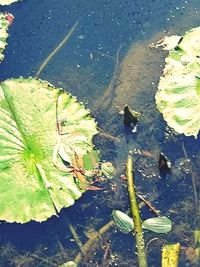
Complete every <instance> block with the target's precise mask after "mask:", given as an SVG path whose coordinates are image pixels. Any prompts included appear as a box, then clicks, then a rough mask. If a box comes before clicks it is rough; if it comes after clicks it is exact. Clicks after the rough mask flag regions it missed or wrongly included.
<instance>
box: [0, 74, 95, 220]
mask: <svg viewBox="0 0 200 267" xmlns="http://www.w3.org/2000/svg"><path fill="white" fill-rule="evenodd" d="M96 133H97V128H96V123H95V121H94V120H93V119H92V118H91V116H90V112H89V111H88V110H87V109H85V107H84V105H83V104H81V103H78V102H77V100H76V98H74V97H72V96H71V94H69V93H67V92H65V91H63V90H61V89H58V88H55V87H54V86H53V85H51V84H49V83H48V82H46V81H41V80H37V79H33V78H28V79H23V78H18V79H10V80H6V81H4V82H2V83H1V84H0V220H6V221H8V222H21V223H25V222H28V221H30V220H35V221H44V220H46V219H47V218H49V217H51V216H52V215H57V214H58V213H59V212H60V210H61V209H62V208H63V207H68V206H71V205H73V204H74V202H75V200H76V199H78V198H80V197H81V195H82V193H83V192H85V191H86V190H87V187H86V186H85V187H83V186H81V184H80V183H79V181H78V179H77V177H78V176H77V173H79V172H78V170H77V169H78V168H80V169H81V170H84V168H85V162H84V159H85V158H86V161H87V162H86V165H87V166H86V167H87V170H88V168H89V167H88V166H90V168H92V166H93V164H92V162H93V161H92V160H93V159H91V162H89V161H90V157H89V156H87V155H90V154H91V153H92V152H93V149H94V147H93V144H92V138H93V136H94V135H95V134H96ZM60 147H62V149H61V150H63V151H64V152H63V153H64V155H65V157H67V163H68V164H69V166H71V167H69V169H70V168H71V169H70V170H71V171H69V172H67V171H63V170H62V168H63V169H64V170H65V169H67V167H66V164H65V165H64V163H63V160H62V158H61V157H60V156H59V153H60V152H59V150H60ZM56 150H58V151H57V152H58V153H56ZM56 154H58V155H57V156H56ZM75 156H76V159H77V160H76V162H75V161H74V158H75ZM55 157H57V161H58V164H59V165H60V166H61V167H62V168H61V169H60V168H58V167H57V165H55V162H54V160H55ZM95 159H96V160H97V158H95ZM65 163H66V162H65ZM75 163H76V164H75ZM79 164H80V166H79ZM73 165H76V166H75V167H76V172H74V173H75V174H76V175H74V173H73ZM95 165H96V161H95ZM94 167H96V166H94ZM88 172H89V173H90V174H91V173H92V169H91V171H88ZM85 176H86V174H85V175H84V174H82V177H83V178H85V179H86V181H88V179H92V178H91V177H85Z"/></svg>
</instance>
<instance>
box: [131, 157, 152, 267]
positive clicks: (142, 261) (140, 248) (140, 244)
mask: <svg viewBox="0 0 200 267" xmlns="http://www.w3.org/2000/svg"><path fill="white" fill-rule="evenodd" d="M127 179H128V193H129V199H130V206H131V213H132V215H133V221H134V225H135V230H134V231H135V238H136V246H137V256H138V263H139V267H147V258H146V251H145V245H144V237H143V231H142V223H141V218H140V211H139V207H138V203H137V200H136V194H135V188H134V187H135V184H134V177H133V160H132V157H131V156H130V155H129V156H128V160H127Z"/></svg>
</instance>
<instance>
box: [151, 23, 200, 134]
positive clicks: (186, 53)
mask: <svg viewBox="0 0 200 267" xmlns="http://www.w3.org/2000/svg"><path fill="white" fill-rule="evenodd" d="M175 40H176V41H177V43H176V42H175V43H174V36H173V37H172V39H170V37H168V39H167V41H164V42H163V43H162V44H163V45H164V48H165V49H168V47H169V49H170V52H169V56H168V57H167V58H166V60H165V61H166V65H165V68H164V71H163V75H162V76H161V77H160V82H159V85H158V92H157V93H156V96H155V99H156V104H157V108H158V109H159V111H160V112H161V113H162V114H163V117H164V119H165V120H166V122H167V124H168V125H169V126H170V127H172V128H173V129H174V130H175V131H176V132H177V133H180V134H185V135H186V136H191V135H193V136H194V137H195V138H197V135H198V132H199V129H200V118H199V113H200V67H199V66H200V27H197V28H193V29H192V30H190V31H188V32H186V33H185V35H184V36H183V37H179V38H176V39H175ZM171 42H172V44H173V46H174V47H173V46H171ZM171 47H173V49H171Z"/></svg>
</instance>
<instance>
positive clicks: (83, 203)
mask: <svg viewBox="0 0 200 267" xmlns="http://www.w3.org/2000/svg"><path fill="white" fill-rule="evenodd" d="M0 11H9V12H11V13H12V14H13V15H14V16H15V20H14V23H13V25H12V27H10V29H9V34H10V37H9V39H8V46H7V48H6V51H5V60H4V61H3V62H2V63H1V65H0V80H1V81H2V80H5V79H7V78H11V77H18V76H23V77H28V76H34V75H35V74H36V72H37V70H38V68H39V66H40V64H41V62H42V61H43V60H44V59H45V58H46V57H47V56H48V54H49V53H50V52H51V51H52V50H53V49H54V48H55V47H56V46H57V44H58V43H59V42H60V41H61V40H62V39H63V37H64V36H65V35H66V34H67V32H68V31H69V30H70V28H71V27H72V26H73V24H74V23H75V22H76V21H78V22H79V24H78V27H77V29H76V31H75V32H74V34H73V36H72V37H71V38H70V40H69V41H68V42H67V44H66V45H65V47H64V48H63V49H61V50H60V51H59V53H58V54H57V55H56V56H55V57H54V58H53V60H52V61H51V62H50V63H49V64H48V66H47V67H46V68H45V69H44V71H43V72H42V73H41V75H40V78H41V79H44V80H48V81H49V82H51V83H52V84H54V85H55V86H59V87H62V88H64V89H66V90H67V91H70V92H71V93H72V94H73V95H75V96H77V98H78V100H80V101H83V102H84V103H85V104H86V106H87V107H88V108H90V109H91V111H92V114H93V116H94V117H95V118H96V120H97V122H98V123H99V126H100V127H101V128H102V129H103V130H104V131H105V132H106V133H109V134H111V135H113V136H115V137H117V138H118V140H117V141H113V140H109V139H105V138H104V137H102V136H99V137H98V136H97V137H96V138H95V140H94V141H95V143H96V146H97V147H98V149H99V150H100V151H101V155H102V160H109V161H112V162H114V163H115V164H116V165H117V166H118V169H119V176H120V174H122V173H124V164H125V162H126V158H127V154H128V151H129V150H133V151H135V150H136V149H140V150H145V151H148V152H149V153H151V154H152V155H153V156H152V157H150V158H149V157H146V156H138V155H136V154H135V175H136V184H137V186H138V191H139V192H141V193H142V194H143V195H145V196H147V198H148V199H150V200H151V201H152V203H153V205H154V206H155V207H156V208H157V209H160V210H161V212H162V214H163V215H166V216H169V217H170V218H171V220H172V221H173V224H174V225H175V226H176V228H177V230H178V231H179V232H181V233H182V234H185V235H186V236H187V237H188V239H191V242H190V241H188V240H186V239H184V238H182V237H179V236H177V235H176V234H174V232H173V233H171V234H168V235H156V234H150V233H145V240H146V242H148V241H150V240H151V239H152V238H158V239H156V240H154V241H152V243H151V244H150V245H149V254H148V260H149V266H156V267H157V266H160V254H161V253H160V250H161V245H162V244H163V243H173V242H177V241H179V242H180V243H181V245H182V246H183V250H182V252H181V257H180V266H183V267H184V266H195V263H194V262H193V261H192V260H191V257H192V256H191V255H189V256H188V254H189V253H188V254H187V255H186V250H185V249H184V248H186V247H192V245H193V244H192V242H193V236H192V235H193V231H194V230H195V229H196V228H197V227H198V225H197V221H196V216H195V205H194V196H193V195H194V194H193V186H192V179H191V178H192V175H193V176H195V179H196V182H197V189H198V190H199V175H200V171H199V166H200V139H199V138H198V139H196V140H195V139H194V138H192V137H184V136H181V135H179V136H175V135H174V134H173V132H171V131H170V129H168V128H167V127H166V124H165V122H164V121H163V119H162V116H161V115H160V114H159V112H158V111H157V109H156V107H155V103H154V95H155V92H156V88H157V84H158V81H159V77H160V75H161V73H162V69H163V66H164V58H165V56H166V54H165V53H163V52H162V51H160V50H158V51H154V50H151V49H150V48H149V44H150V43H152V42H155V41H157V40H159V38H162V37H163V36H165V35H166V34H168V35H170V34H178V35H181V34H183V33H184V32H185V31H186V30H188V29H191V28H193V27H196V26H199V14H200V2H199V1H198V0H193V1H183V0H176V1H168V0H151V1H143V0H141V1H135V0H134V1H129V0H128V1H121V0H107V1H100V0H87V1H80V0H73V1H71V0H68V1H65V0H59V1H56V0H43V1H39V0H32V1H31V0H25V1H22V2H19V3H15V4H12V5H11V6H7V7H6V6H4V7H0ZM118 52H119V53H118ZM117 55H118V58H117ZM116 59H118V65H117V67H118V68H117V72H115V73H113V71H114V69H115V66H116ZM113 77H114V79H113ZM115 78H116V79H115ZM111 80H113V81H114V84H111V85H110V89H109V90H107V88H109V84H110V82H111ZM125 104H129V105H130V106H131V107H132V108H133V109H135V110H137V111H140V112H142V113H143V114H144V117H143V118H142V119H141V121H140V123H139V126H138V131H137V133H135V134H133V133H131V132H127V131H125V129H124V126H123V123H122V122H123V118H122V116H121V115H120V114H119V110H121V109H122V108H123V107H124V105H125ZM183 143H184V146H185V149H186V151H187V154H188V158H189V159H190V162H189V164H188V162H187V161H186V159H185V155H184V152H183V145H182V144H183ZM161 151H162V152H163V153H164V154H165V155H167V157H168V158H169V159H170V161H171V162H172V172H171V173H170V174H168V175H166V176H165V177H160V178H159V175H160V174H159V172H158V168H157V161H158V157H159V153H160V152H161ZM191 173H192V174H191ZM119 176H118V177H116V179H115V180H112V181H110V182H109V183H107V184H105V186H106V189H105V190H104V191H100V192H87V193H85V194H84V196H83V197H82V198H81V199H80V200H78V201H77V202H76V204H75V205H74V206H73V207H71V208H68V209H63V210H62V212H61V213H60V216H59V217H57V218H56V217H53V218H51V219H49V220H48V221H47V222H44V223H41V224H38V223H34V222H31V223H28V224H26V225H18V224H7V223H4V222H2V223H1V225H0V245H1V251H0V266H58V265H59V264H61V263H62V262H64V261H67V260H73V259H74V256H75V255H76V254H77V253H78V248H77V246H76V243H75V242H74V240H73V237H72V236H71V234H70V231H69V228H68V223H69V221H68V220H70V222H71V223H72V225H73V226H74V227H75V228H76V230H77V232H78V234H79V235H80V238H81V239H82V241H83V242H85V241H86V240H87V238H86V236H85V233H86V232H88V229H90V230H91V229H92V228H95V229H96V230H97V229H99V228H100V227H101V226H103V225H104V224H105V223H107V222H108V221H109V220H110V219H111V212H112V210H113V209H121V210H123V211H125V210H127V209H128V208H129V203H128V197H127V192H126V191H127V189H126V185H125V182H122V181H121V180H120V178H119ZM150 216H152V215H151V213H150V211H149V210H148V209H147V208H144V209H143V210H142V218H148V217H150ZM100 243H101V244H100V245H99V247H97V248H96V252H95V251H93V252H91V253H90V254H89V255H88V256H87V257H86V259H85V262H84V263H83V264H82V266H136V256H135V248H134V239H133V237H132V236H129V235H124V234H122V233H119V232H117V231H114V230H112V231H110V232H109V233H108V234H106V237H105V238H104V237H103V238H102V240H101V242H100ZM108 244H109V246H110V248H111V249H110V253H109V255H108V261H104V260H103V257H104V255H105V251H104V250H103V249H102V246H103V245H105V246H106V245H108ZM190 254H192V253H190ZM22 256H23V257H24V258H22ZM20 257H21V258H20ZM44 259H46V260H48V262H46V261H45V260H44ZM109 262H110V263H109ZM106 264H107V265H106ZM196 266H198V263H197V265H196Z"/></svg>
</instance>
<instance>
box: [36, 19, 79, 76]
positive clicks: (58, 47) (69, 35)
mask: <svg viewBox="0 0 200 267" xmlns="http://www.w3.org/2000/svg"><path fill="white" fill-rule="evenodd" d="M77 25H78V21H77V22H76V23H75V24H74V25H73V27H72V28H71V30H70V31H69V32H68V33H67V35H66V36H65V38H64V39H63V40H62V42H60V43H59V44H58V45H57V46H56V48H55V49H54V50H53V51H52V52H51V53H50V54H49V55H48V57H47V58H46V59H45V60H44V61H43V63H42V64H41V66H40V67H39V69H38V71H37V73H36V75H35V77H36V78H38V77H39V75H40V74H41V72H42V71H43V70H44V68H45V67H46V65H47V64H48V63H49V61H50V60H51V59H52V57H53V56H55V54H56V53H57V52H58V51H59V50H60V49H61V48H62V47H63V46H64V45H65V43H66V42H67V41H68V39H69V38H70V37H71V36H72V34H73V33H74V31H75V29H76V27H77Z"/></svg>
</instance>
